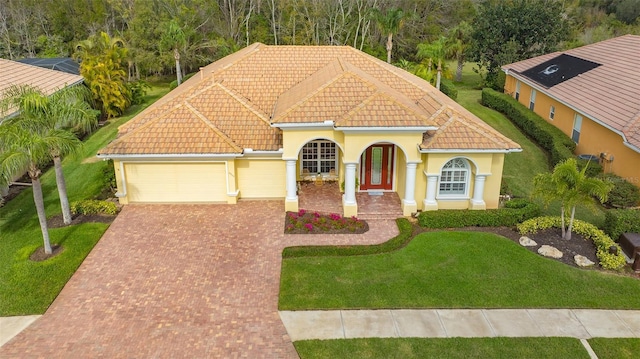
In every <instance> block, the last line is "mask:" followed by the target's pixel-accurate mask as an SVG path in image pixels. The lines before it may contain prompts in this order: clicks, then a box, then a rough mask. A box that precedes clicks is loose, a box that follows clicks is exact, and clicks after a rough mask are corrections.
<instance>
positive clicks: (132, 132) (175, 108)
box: [98, 103, 183, 152]
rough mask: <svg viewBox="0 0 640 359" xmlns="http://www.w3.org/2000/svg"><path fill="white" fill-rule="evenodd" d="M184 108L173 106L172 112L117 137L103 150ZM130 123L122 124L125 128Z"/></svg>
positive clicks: (178, 105)
mask: <svg viewBox="0 0 640 359" xmlns="http://www.w3.org/2000/svg"><path fill="white" fill-rule="evenodd" d="M182 106H183V105H182V104H181V103H180V104H177V105H175V106H173V108H171V110H169V111H167V112H165V113H164V114H163V115H162V116H159V117H154V118H152V119H150V120H148V121H147V122H145V123H143V124H142V125H140V126H138V127H136V128H134V129H132V130H131V131H127V133H125V134H124V135H122V136H118V137H116V138H115V139H114V140H113V141H111V142H109V144H108V145H107V146H105V147H104V148H103V150H104V149H106V148H107V147H111V145H113V144H114V143H119V142H122V140H124V139H126V138H128V137H131V136H133V134H135V133H137V132H138V131H140V130H142V129H144V128H147V127H149V126H151V124H152V123H156V122H158V121H160V120H162V119H163V118H165V117H167V116H169V115H170V114H171V113H173V112H174V111H175V110H177V109H179V108H180V107H182ZM128 123H131V121H129V122H127V123H124V124H122V125H123V126H124V125H126V124H128ZM121 127H122V126H120V127H118V131H120V128H121ZM100 151H102V150H100ZM100 151H98V152H100Z"/></svg>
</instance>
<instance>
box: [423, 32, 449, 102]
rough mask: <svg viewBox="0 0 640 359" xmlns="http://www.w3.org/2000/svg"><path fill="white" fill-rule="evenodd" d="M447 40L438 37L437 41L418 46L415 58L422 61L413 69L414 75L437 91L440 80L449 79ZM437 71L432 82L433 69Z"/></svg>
mask: <svg viewBox="0 0 640 359" xmlns="http://www.w3.org/2000/svg"><path fill="white" fill-rule="evenodd" d="M446 55H447V39H446V38H445V37H440V38H438V40H436V41H433V42H430V43H422V44H418V53H417V57H418V58H419V59H421V60H422V61H421V62H420V63H419V64H418V66H416V67H415V69H414V73H415V74H416V75H418V76H420V77H422V78H424V79H426V80H427V81H429V82H431V83H432V84H433V85H434V86H435V87H436V88H437V89H438V90H439V89H440V78H441V76H444V77H445V78H451V72H450V71H449V68H448V66H447V62H446V61H445V60H446ZM434 66H435V70H436V71H437V76H436V80H435V81H433V80H434V76H433V75H434V71H433V67H434Z"/></svg>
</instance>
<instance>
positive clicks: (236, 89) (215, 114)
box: [99, 44, 520, 156]
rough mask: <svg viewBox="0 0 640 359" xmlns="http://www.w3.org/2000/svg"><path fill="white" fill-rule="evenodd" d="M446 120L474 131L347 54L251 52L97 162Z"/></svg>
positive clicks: (212, 68)
mask: <svg viewBox="0 0 640 359" xmlns="http://www.w3.org/2000/svg"><path fill="white" fill-rule="evenodd" d="M445 109H449V111H445ZM453 112H457V113H458V114H459V115H458V117H459V118H458V121H460V122H463V123H466V122H471V123H476V122H481V120H480V119H478V118H477V117H475V116H474V115H472V114H471V113H469V112H468V111H466V110H464V108H462V107H461V106H460V105H458V104H457V103H455V102H454V101H453V100H450V99H449V98H448V97H446V96H445V95H444V94H442V93H441V92H439V91H437V90H436V89H435V88H434V87H433V86H431V85H430V84H429V83H428V82H426V81H424V80H422V79H420V78H418V77H416V76H414V75H411V74H409V73H407V72H406V71H404V70H401V69H398V68H396V67H395V66H392V65H389V64H387V63H385V62H383V61H381V60H379V59H376V58H374V57H372V56H370V55H367V54H365V53H363V52H361V51H358V50H356V49H353V48H351V47H347V46H267V45H263V44H253V45H251V46H249V47H247V48H245V49H243V50H240V51H238V52H236V53H234V54H232V55H230V56H227V57H225V58H223V59H220V60H219V61H216V62H214V63H212V64H210V65H208V66H206V67H204V68H202V69H201V71H200V74H196V75H195V76H193V77H191V78H190V79H189V80H188V81H186V82H185V83H184V84H182V85H180V86H179V87H178V88H176V89H174V90H173V91H171V92H170V93H169V94H167V95H166V96H164V97H163V98H162V99H160V100H158V101H157V102H156V103H154V104H153V105H151V106H150V107H149V108H147V109H146V110H144V111H143V112H141V113H140V114H138V115H137V116H136V117H135V118H133V119H132V120H131V121H129V122H128V123H126V124H124V125H122V126H121V127H120V128H119V133H118V138H117V139H116V140H114V141H113V142H112V143H111V144H109V145H108V146H107V147H105V148H104V149H102V150H101V151H100V152H99V154H100V155H104V156H108V155H140V154H177V155H188V154H204V155H207V154H241V153H242V152H243V150H244V149H247V148H251V149H253V150H254V151H278V150H279V149H280V148H282V130H281V129H279V128H278V125H281V124H293V125H294V126H295V125H296V124H300V125H308V124H313V123H325V121H333V123H334V127H335V128H336V129H340V128H341V127H345V128H354V127H361V128H364V129H366V128H372V127H375V128H385V127H387V128H390V129H393V128H403V127H409V128H415V127H418V128H419V127H433V126H436V125H440V124H444V123H446V120H447V119H440V117H442V116H446V114H451V113H453ZM190 126H192V127H193V128H191V127H190ZM475 136H476V137H477V136H480V137H482V136H491V137H497V138H498V140H495V139H488V140H482V141H478V142H477V143H478V146H479V147H478V148H481V149H483V150H504V148H503V147H504V146H503V144H504V143H509V145H511V147H510V149H519V148H520V147H519V146H518V145H517V144H515V143H513V142H512V141H509V140H508V139H506V138H505V137H504V136H502V135H501V134H499V133H498V132H495V131H493V132H490V131H485V132H481V133H479V134H478V133H476V134H475ZM494 140H495V141H494ZM437 143H440V142H437ZM437 143H435V142H434V143H431V144H430V146H429V149H436V147H437ZM425 148H426V147H425ZM447 148H449V147H447Z"/></svg>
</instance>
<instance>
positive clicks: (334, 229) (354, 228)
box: [284, 209, 369, 234]
mask: <svg viewBox="0 0 640 359" xmlns="http://www.w3.org/2000/svg"><path fill="white" fill-rule="evenodd" d="M368 229H369V227H368V225H367V223H366V222H365V221H363V220H360V219H358V218H356V217H351V218H347V217H343V216H341V215H339V214H337V213H331V214H329V215H326V214H321V213H319V212H311V211H306V210H304V209H301V210H299V211H298V212H287V215H286V217H285V225H284V232H285V233H292V234H299V233H310V234H314V233H364V232H366V231H367V230H368Z"/></svg>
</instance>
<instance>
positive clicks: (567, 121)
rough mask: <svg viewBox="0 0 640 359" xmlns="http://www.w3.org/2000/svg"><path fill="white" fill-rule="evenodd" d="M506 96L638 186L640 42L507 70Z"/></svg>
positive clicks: (618, 41)
mask: <svg viewBox="0 0 640 359" xmlns="http://www.w3.org/2000/svg"><path fill="white" fill-rule="evenodd" d="M502 70H503V71H504V72H505V73H506V75H507V76H506V83H505V88H504V90H505V92H506V93H508V94H510V95H511V96H513V97H514V98H515V99H517V100H518V101H519V102H520V103H522V104H523V105H525V106H528V107H529V109H531V110H532V111H534V112H535V113H537V114H538V115H540V116H541V117H542V118H545V119H546V120H547V121H548V122H549V123H551V124H553V125H554V126H556V127H558V128H559V129H561V130H562V131H563V132H564V133H566V134H567V135H568V136H569V137H571V138H572V139H573V141H574V142H575V143H576V145H577V147H576V154H584V155H594V156H595V157H596V158H598V159H599V161H600V163H601V164H602V166H603V168H604V171H605V172H613V173H615V174H617V175H619V176H621V177H623V178H625V179H626V180H627V181H629V182H631V183H633V184H635V185H636V186H640V165H639V164H640V36H636V35H625V36H620V37H617V38H614V39H610V40H606V41H601V42H598V43H595V44H592V45H587V46H583V47H579V48H575V49H571V50H567V51H562V52H554V53H551V54H547V55H543V56H538V57H534V58H532V59H528V60H524V61H520V62H516V63H513V64H509V65H505V66H503V67H502Z"/></svg>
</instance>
